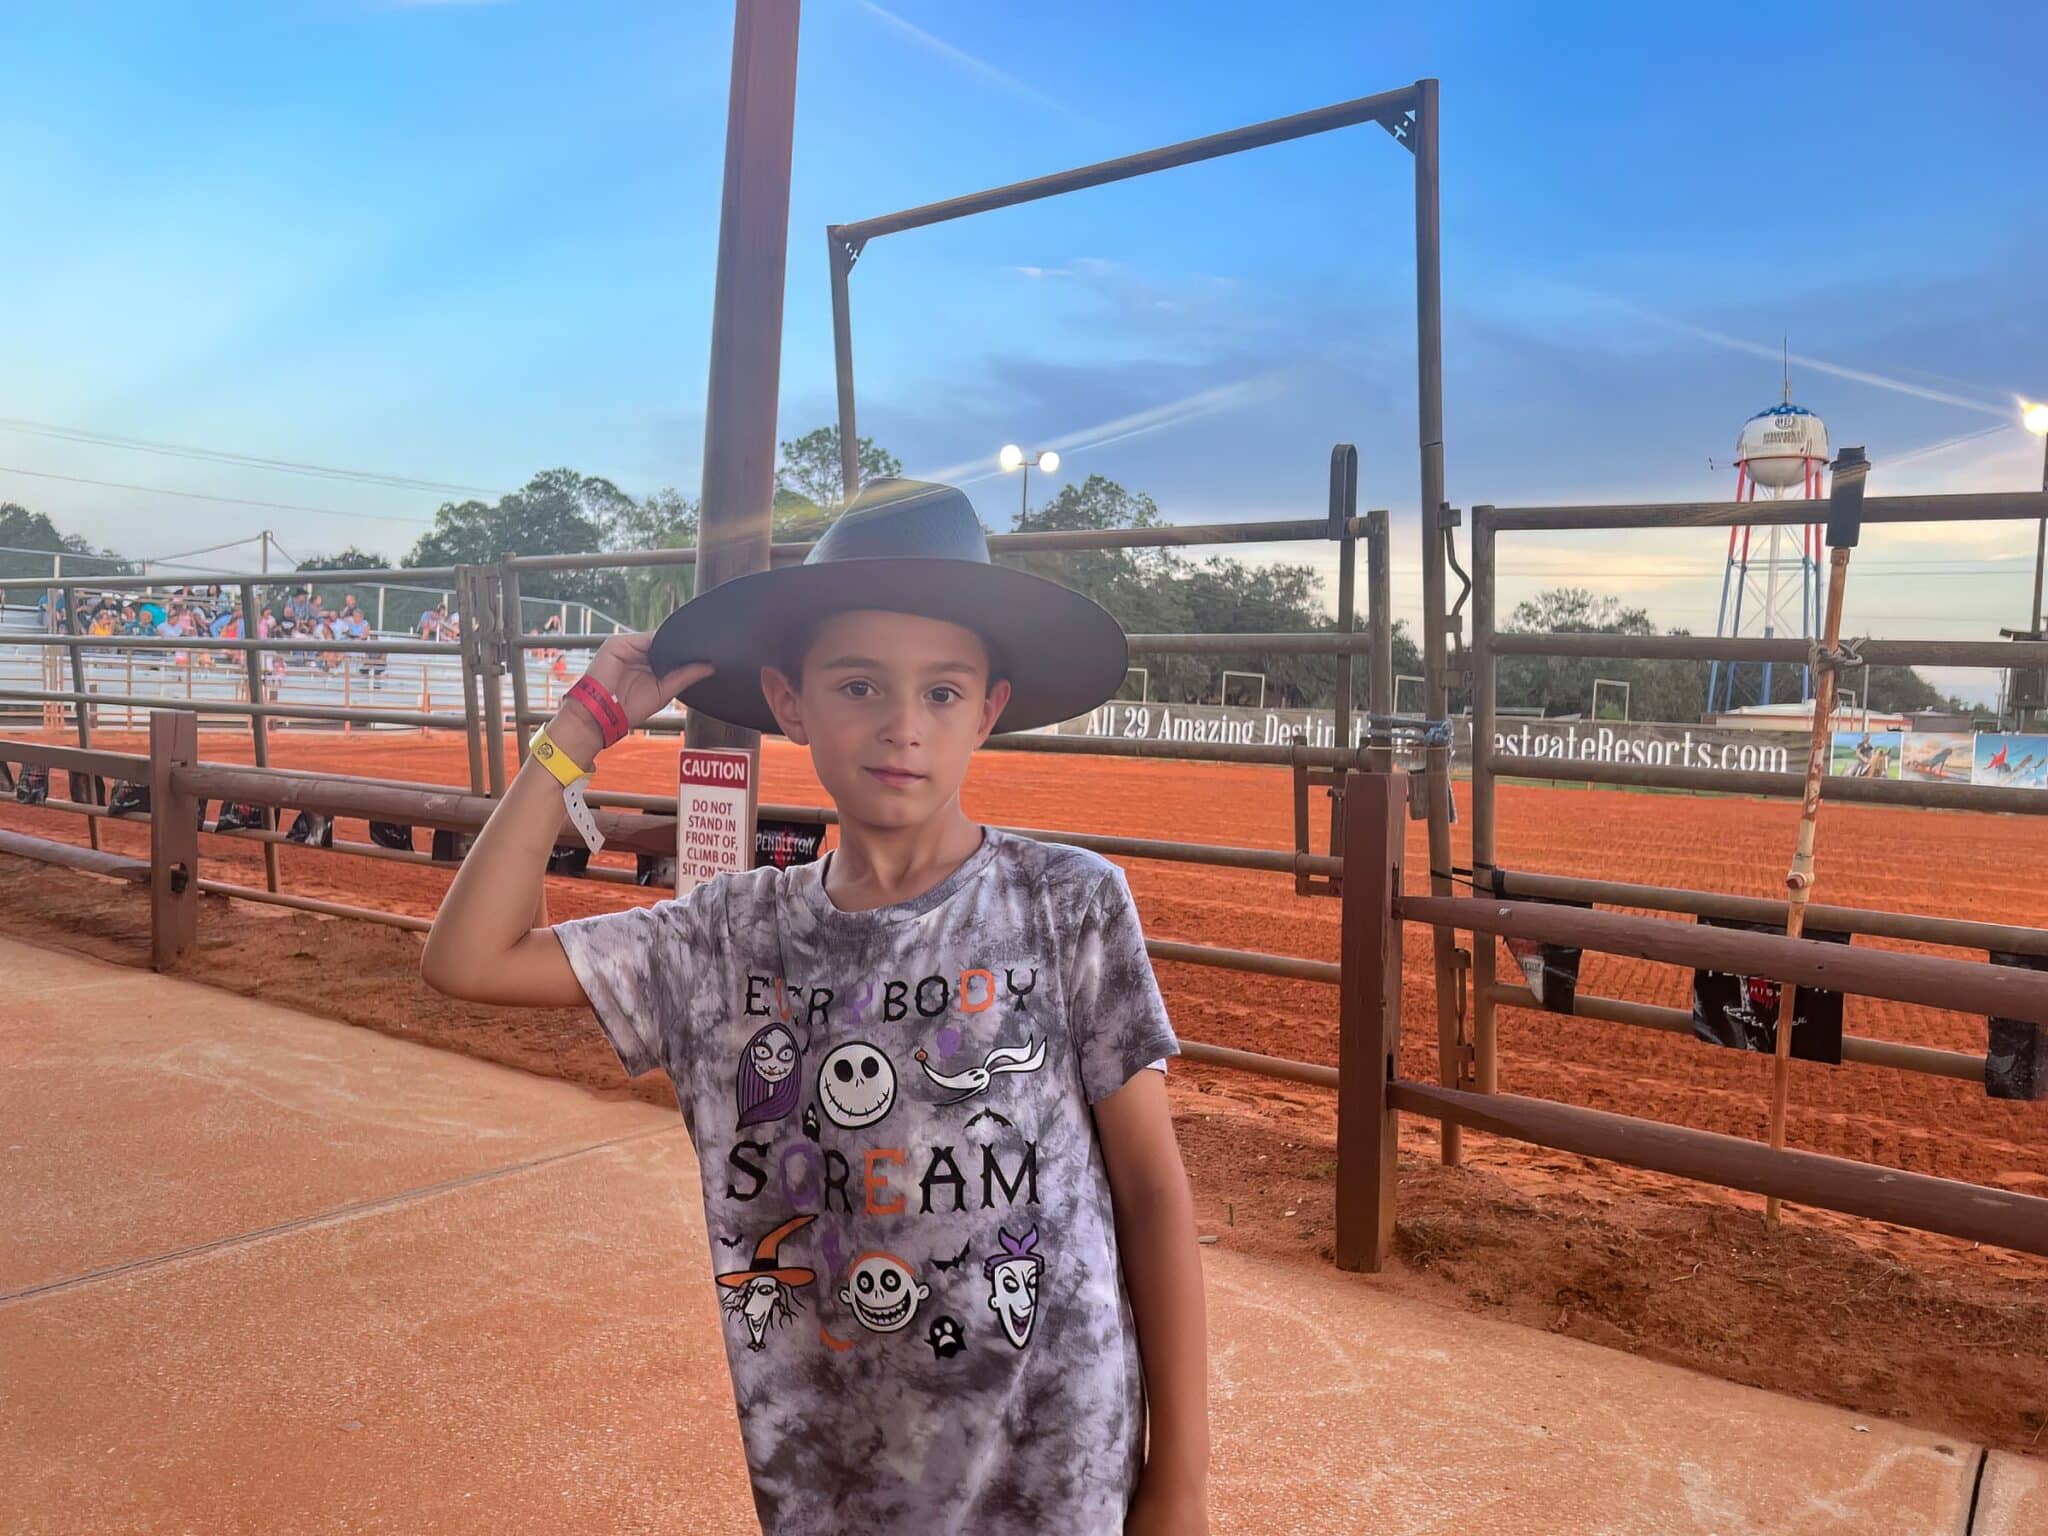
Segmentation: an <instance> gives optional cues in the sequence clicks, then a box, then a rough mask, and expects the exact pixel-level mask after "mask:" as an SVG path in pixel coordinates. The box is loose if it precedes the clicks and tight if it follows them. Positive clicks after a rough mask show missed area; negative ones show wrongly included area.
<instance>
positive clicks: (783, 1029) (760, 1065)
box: [733, 1024, 803, 1126]
mask: <svg viewBox="0 0 2048 1536" xmlns="http://www.w3.org/2000/svg"><path fill="white" fill-rule="evenodd" d="M801 1054H802V1053H801V1052H800V1051H799V1050H798V1049H797V1043H796V1036H794V1035H792V1034H791V1033H790V1032H789V1027H788V1026H787V1025H785V1024H764V1025H763V1026H762V1027H761V1028H760V1029H758V1030H756V1031H755V1032H754V1038H753V1039H751V1040H749V1041H748V1042H747V1044H746V1049H745V1050H743V1051H741V1052H740V1064H739V1070H738V1071H737V1072H736V1073H735V1074H734V1080H733V1090H734V1093H735V1095H736V1097H737V1098H738V1100H739V1110H740V1118H739V1123H740V1124H741V1125H743V1126H746V1125H759V1124H761V1123H762V1122H763V1121H765V1120H780V1119H781V1118H782V1117H783V1116H784V1115H786V1114H788V1113H789V1112H790V1111H791V1110H792V1109H795V1108H796V1103H797V1100H798V1098H800V1097H801V1096H802V1089H803V1079H802V1075H801V1074H800V1073H799V1072H798V1071H797V1065H798V1060H799V1057H800V1056H801Z"/></svg>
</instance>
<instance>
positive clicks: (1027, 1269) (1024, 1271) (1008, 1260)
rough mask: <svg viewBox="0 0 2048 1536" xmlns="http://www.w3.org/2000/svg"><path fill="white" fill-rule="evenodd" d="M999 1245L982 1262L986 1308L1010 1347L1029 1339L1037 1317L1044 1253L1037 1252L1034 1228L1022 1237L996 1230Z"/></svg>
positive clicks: (1021, 1344)
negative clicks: (985, 1282) (1039, 1280)
mask: <svg viewBox="0 0 2048 1536" xmlns="http://www.w3.org/2000/svg"><path fill="white" fill-rule="evenodd" d="M996 1237H997V1239H998V1240H999V1241H1000V1242H1001V1243H1002V1247H1001V1248H1000V1249H999V1250H998V1251H997V1252H995V1253H992V1254H990V1255H989V1256H988V1258H987V1259H985V1260H984V1261H983V1262H982V1266H981V1267H982V1272H983V1273H984V1274H985V1275H987V1276H988V1305H989V1310H990V1311H992V1312H994V1313H995V1315H996V1321H997V1322H998V1323H1000V1324H1002V1327H1003V1337H1004V1338H1006V1339H1008V1340H1009V1341H1010V1343H1011V1345H1012V1346H1013V1347H1014V1348H1017V1349H1022V1348H1023V1347H1024V1346H1025V1345H1026V1344H1029V1343H1030V1342H1031V1325H1032V1324H1033V1323H1035V1322H1036V1321H1037V1320H1038V1277H1039V1276H1040V1275H1041V1274H1043V1273H1044V1271H1045V1256H1044V1255H1043V1254H1041V1253H1039V1252H1038V1228H1036V1227H1033V1228H1032V1229H1031V1230H1030V1231H1029V1232H1026V1233H1025V1234H1024V1235H1023V1236H1022V1237H1012V1236H1010V1234H1009V1233H1007V1232H1005V1231H1003V1230H1001V1229H1000V1228H998V1229H997V1231H996Z"/></svg>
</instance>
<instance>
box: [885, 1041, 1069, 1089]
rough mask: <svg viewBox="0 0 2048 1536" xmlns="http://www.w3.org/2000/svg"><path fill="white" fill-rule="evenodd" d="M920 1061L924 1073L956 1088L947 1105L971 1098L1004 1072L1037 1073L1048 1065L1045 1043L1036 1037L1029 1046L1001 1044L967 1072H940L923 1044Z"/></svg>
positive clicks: (919, 1053)
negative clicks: (1046, 1062) (935, 1068)
mask: <svg viewBox="0 0 2048 1536" xmlns="http://www.w3.org/2000/svg"><path fill="white" fill-rule="evenodd" d="M916 1055H917V1064H918V1065H919V1066H920V1067H922V1068H924V1075H925V1076H926V1077H928V1078H930V1079H931V1080H932V1081H933V1082H934V1083H936V1084H938V1086H939V1087H941V1088H950V1089H952V1090H953V1097H952V1098H950V1099H943V1100H941V1101H940V1102H941V1103H945V1104H958V1103H959V1102H960V1101H961V1100H962V1099H971V1098H973V1097H974V1096H975V1095H976V1094H977V1093H980V1092H981V1091H982V1090H983V1089H984V1088H986V1087H988V1085H989V1084H990V1083H991V1082H993V1081H994V1080H995V1077H996V1074H998V1073H1000V1072H1036V1071H1037V1070H1038V1069H1039V1068H1040V1067H1042V1066H1044V1065H1045V1042H1044V1041H1042V1040H1034V1041H1032V1043H1031V1044H1030V1045H1028V1046H1026V1045H998V1046H996V1047H994V1048H993V1049H991V1050H990V1051H989V1053H988V1056H987V1057H986V1058H985V1059H984V1060H983V1062H982V1064H981V1065H980V1066H978V1067H969V1068H967V1070H966V1071H964V1072H936V1071H934V1070H933V1069H932V1064H931V1060H930V1058H929V1057H928V1056H926V1055H925V1052H924V1049H923V1048H922V1047H919V1049H918V1051H917V1053H916Z"/></svg>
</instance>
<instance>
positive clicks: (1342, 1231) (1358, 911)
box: [1337, 773, 1408, 1273]
mask: <svg viewBox="0 0 2048 1536" xmlns="http://www.w3.org/2000/svg"><path fill="white" fill-rule="evenodd" d="M1344 807H1345V816H1344V916H1343V967H1342V979H1341V981H1340V984H1339V988H1338V991H1339V996H1340V999H1341V1001H1340V1002H1339V1005H1338V1006H1339V1012H1338V1026H1337V1267H1338V1268H1339V1269H1352V1270H1361V1269H1362V1270H1365V1271H1367V1272H1368V1273H1377V1272H1378V1271H1379V1270H1380V1269H1381V1268H1382V1267H1383V1266H1384V1265H1385V1263H1386V1261H1387V1254H1388V1253H1389V1252H1390V1251H1391V1250H1392V1248H1393V1243H1394V1191H1395V1173H1396V1171H1397V1169H1398V1166H1399V1151H1400V1145H1399V1142H1400V1137H1399V1131H1400V1125H1399V1117H1398V1116H1397V1115H1396V1114H1395V1112H1394V1110H1393V1109H1392V1108H1391V1107H1390V1106H1389V1105H1388V1103H1387V1085H1388V1084H1389V1083H1390V1082H1392V1081H1393V1080H1394V1078H1395V1077H1396V1076H1398V1075H1399V1067H1400V1059H1401V923H1400V920H1399V919H1398V918H1396V917H1395V916H1394V898H1395V896H1396V895H1397V894H1398V893H1399V892H1400V889H1401V850H1402V846H1403V843H1404V841H1405V832H1406V826H1405V818H1406V815H1407V809H1408V795H1407V780H1406V777H1405V775H1402V774H1398V773H1347V774H1345V775H1344Z"/></svg>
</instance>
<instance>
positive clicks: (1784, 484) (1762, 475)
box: [1707, 379, 1828, 711]
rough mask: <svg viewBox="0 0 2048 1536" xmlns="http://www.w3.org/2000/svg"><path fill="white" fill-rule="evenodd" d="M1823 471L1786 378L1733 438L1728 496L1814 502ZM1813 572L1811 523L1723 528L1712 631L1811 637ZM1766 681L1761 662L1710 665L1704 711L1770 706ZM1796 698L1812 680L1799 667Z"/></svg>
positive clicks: (1817, 550)
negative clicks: (1774, 400) (1775, 400)
mask: <svg viewBox="0 0 2048 1536" xmlns="http://www.w3.org/2000/svg"><path fill="white" fill-rule="evenodd" d="M1827 467H1828V429H1827V426H1826V424H1825V423H1823V422H1822V421H1821V419H1820V418H1819V417H1818V416H1816V415H1814V414H1813V412H1811V411H1809V410H1808V409H1806V407H1805V406H1803V405H1794V404H1793V403H1792V385H1791V381H1790V380H1789V379H1788V380H1787V381H1786V384H1785V397H1784V399H1783V401H1782V402H1781V403H1779V404H1777V405H1774V406H1772V407H1771V408H1770V409H1768V410H1763V411H1758V412H1757V413H1756V414H1755V415H1754V416H1752V417H1750V418H1749V420H1748V421H1746V422H1744V423H1743V424H1742V434H1741V436H1740V437H1738V438H1737V439H1736V440H1735V499H1736V500H1737V501H1755V500H1757V499H1758V498H1759V497H1762V498H1763V499H1764V500H1766V501H1777V500H1781V499H1787V498H1790V497H1792V496H1794V495H1798V496H1800V497H1803V498H1805V499H1806V500H1808V501H1811V502H1816V503H1817V502H1819V501H1820V500H1821V499H1822V497H1823V495H1824V494H1825V487H1824V486H1823V484H1822V481H1823V478H1824V477H1825V475H1826V473H1827ZM1795 488H1796V489H1795ZM1820 568H1821V534H1820V525H1819V524H1818V523H1804V524H1799V525H1795V526H1791V527H1787V526H1784V525H1782V524H1777V523H1773V524H1771V525H1769V526H1768V527H1759V526H1754V525H1750V524H1738V525H1736V526H1735V527H1732V528H1730V529H1729V530H1728V564H1727V568H1726V569H1725V570H1724V572H1723V573H1722V576H1721V617H1720V622H1719V623H1718V625H1717V626H1716V627H1715V630H1714V633H1715V634H1717V635H1722V636H1732V635H1743V636H1752V637H1754V636H1761V637H1763V638H1765V639H1786V638H1789V637H1791V636H1794V635H1797V636H1799V637H1801V638H1803V639H1809V640H1810V639H1812V638H1814V637H1815V636H1816V635H1818V633H1819V624H1820V598H1821V588H1820ZM1771 676H1772V664H1771V663H1770V662H1768V661H1766V662H1761V663H1759V662H1754V661H1717V662H1715V663H1714V664H1713V667H1712V669H1711V670H1710V671H1709V672H1708V674H1707V708H1708V710H1710V711H1714V710H1724V709H1739V708H1741V707H1742V706H1743V705H1745V704H1768V703H1770V702H1771ZM1799 697H1800V698H1801V699H1802V700H1810V699H1812V697H1813V675H1812V673H1811V672H1810V671H1809V670H1808V669H1807V668H1806V667H1805V666H1804V665H1802V666H1801V667H1800V669H1799Z"/></svg>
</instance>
